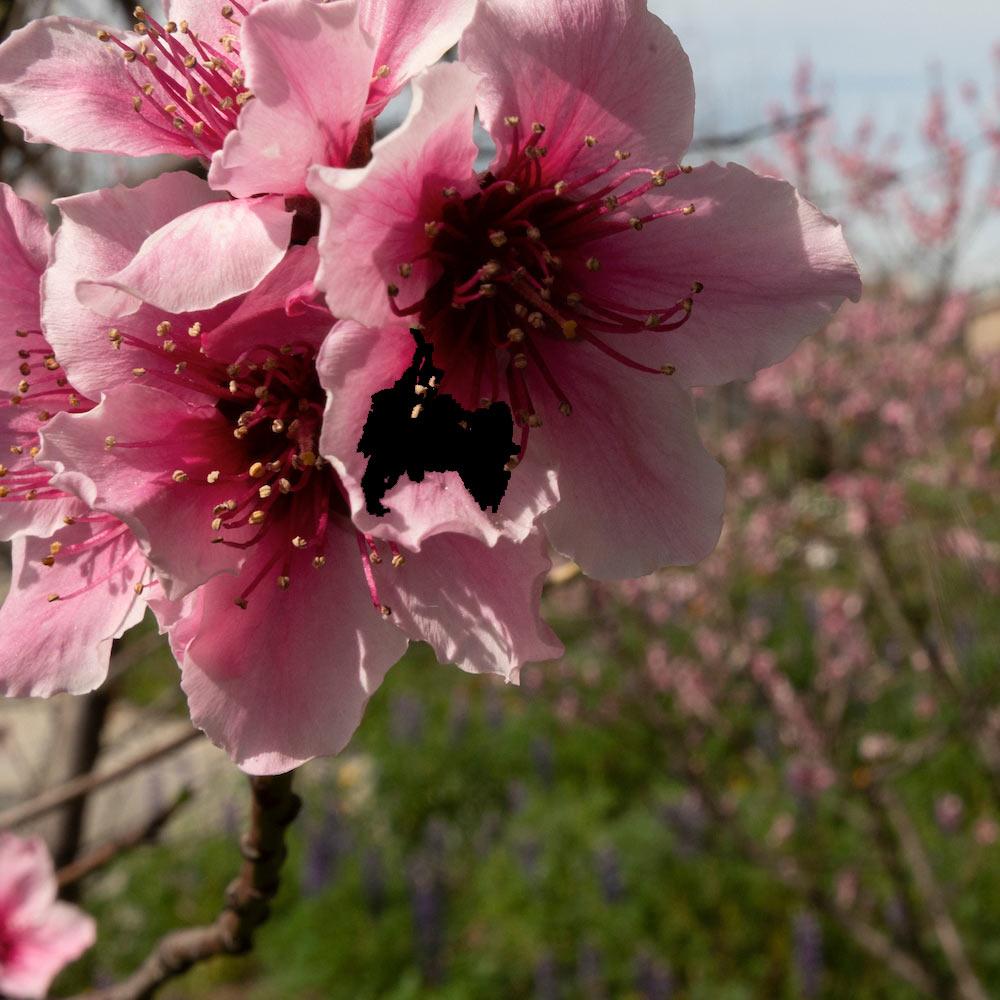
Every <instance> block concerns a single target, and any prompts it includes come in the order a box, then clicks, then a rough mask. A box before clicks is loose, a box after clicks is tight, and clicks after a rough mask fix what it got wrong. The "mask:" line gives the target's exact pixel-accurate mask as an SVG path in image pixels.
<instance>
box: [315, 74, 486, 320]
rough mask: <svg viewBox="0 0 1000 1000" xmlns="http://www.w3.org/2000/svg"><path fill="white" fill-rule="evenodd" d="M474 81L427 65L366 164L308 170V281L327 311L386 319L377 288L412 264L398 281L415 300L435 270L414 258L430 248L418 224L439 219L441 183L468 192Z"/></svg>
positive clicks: (385, 298) (472, 148) (384, 298)
mask: <svg viewBox="0 0 1000 1000" xmlns="http://www.w3.org/2000/svg"><path fill="white" fill-rule="evenodd" d="M476 87H477V79H476V77H475V76H474V74H472V73H471V72H469V70H468V69H466V68H465V67H464V66H462V65H460V64H458V63H452V64H442V65H439V66H434V67H432V68H431V69H429V70H428V71H427V72H426V73H424V74H422V75H421V76H420V77H418V78H417V79H416V80H415V81H414V83H413V104H412V105H411V107H410V113H409V115H408V116H407V119H406V121H405V122H404V123H403V124H402V126H400V128H398V129H397V130H396V131H395V132H392V133H391V134H390V135H388V136H386V138H385V139H382V140H381V141H380V142H377V143H376V144H375V146H374V149H373V150H372V162H371V163H369V164H368V166H366V167H364V168H362V169H355V170H344V169H336V168H332V167H313V168H312V170H311V171H310V174H309V177H310V180H309V190H310V191H311V192H312V194H313V195H314V196H315V197H316V198H317V199H318V200H319V202H320V205H321V207H322V211H323V214H322V222H321V225H320V238H319V252H320V267H319V272H318V273H317V275H316V285H317V287H318V288H320V289H321V290H323V291H324V292H325V293H326V297H327V302H328V303H329V306H330V310H331V311H332V312H333V314H334V315H335V316H338V317H341V318H344V319H355V320H357V321H358V322H361V323H366V324H367V325H369V326H376V325H378V324H379V323H382V322H391V321H392V320H393V313H392V311H391V310H390V308H389V299H388V296H387V293H386V288H387V286H388V284H389V283H391V282H398V281H399V276H400V275H399V268H400V265H401V264H404V263H412V273H411V276H410V277H409V278H408V279H407V280H406V281H405V282H400V284H401V285H403V286H404V289H405V293H406V294H407V295H408V296H409V295H412V296H413V297H414V298H419V297H420V296H421V295H422V294H423V292H424V291H425V290H426V288H427V286H428V284H429V281H430V280H431V279H432V278H433V277H434V276H435V275H434V273H433V272H432V271H431V269H430V267H429V266H428V265H427V264H426V262H423V261H420V260H418V257H419V256H420V254H421V253H423V252H424V251H426V250H427V248H428V246H429V245H430V238H429V237H428V235H427V233H426V231H425V227H426V226H427V225H428V224H429V223H434V222H440V219H441V211H442V207H443V205H444V203H445V201H446V200H447V197H446V195H445V194H444V189H445V188H448V187H451V186H455V187H457V188H458V189H459V190H460V191H462V192H464V193H467V192H468V189H469V187H470V185H472V184H473V183H474V182H473V179H472V168H473V165H474V164H475V160H476V154H477V150H476V144H475V142H474V141H473V138H472V120H473V111H474V109H475V101H476ZM358 247H364V253H358Z"/></svg>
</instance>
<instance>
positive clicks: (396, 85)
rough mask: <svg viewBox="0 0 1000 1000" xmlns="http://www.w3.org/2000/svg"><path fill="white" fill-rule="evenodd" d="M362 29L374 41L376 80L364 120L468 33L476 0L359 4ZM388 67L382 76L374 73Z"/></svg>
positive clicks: (366, 0)
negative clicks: (467, 28)
mask: <svg viewBox="0 0 1000 1000" xmlns="http://www.w3.org/2000/svg"><path fill="white" fill-rule="evenodd" d="M358 7H359V10H360V16H361V25H362V27H363V28H364V29H365V31H366V32H368V35H369V36H370V37H371V38H373V39H375V46H376V48H375V59H374V64H373V65H374V69H375V80H374V82H373V83H372V86H371V92H370V94H369V96H368V108H367V110H366V112H365V114H366V117H375V116H376V115H377V114H379V112H381V111H382V109H383V108H384V107H385V106H386V104H387V103H388V102H389V98H391V97H392V96H393V95H394V94H395V93H397V92H398V91H399V90H400V89H401V88H402V87H403V85H404V84H405V83H407V81H408V80H409V79H410V78H411V77H414V76H416V75H417V73H419V72H420V71H421V70H422V69H425V68H426V67H427V66H431V65H433V64H434V63H435V62H437V60H438V59H440V58H441V56H443V55H444V54H445V52H447V51H448V49H450V48H451V47H452V46H453V45H455V44H456V43H457V42H458V40H459V38H460V37H461V36H462V32H463V31H464V30H465V29H466V27H467V26H468V24H469V21H470V20H471V19H472V14H473V12H474V11H475V8H476V4H475V0H408V2H407V3H401V2H400V0H359V4H358ZM383 66H385V67H388V72H387V73H385V75H379V73H378V71H379V70H380V69H381V68H382V67H383Z"/></svg>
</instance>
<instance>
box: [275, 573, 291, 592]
mask: <svg viewBox="0 0 1000 1000" xmlns="http://www.w3.org/2000/svg"><path fill="white" fill-rule="evenodd" d="M291 582H292V580H291V577H288V576H279V577H278V589H279V590H288V588H289V586H290V585H291Z"/></svg>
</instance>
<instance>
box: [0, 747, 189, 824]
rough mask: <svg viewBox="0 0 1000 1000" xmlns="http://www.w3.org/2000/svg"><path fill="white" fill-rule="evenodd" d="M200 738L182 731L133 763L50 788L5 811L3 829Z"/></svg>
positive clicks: (42, 814) (0, 816)
mask: <svg viewBox="0 0 1000 1000" xmlns="http://www.w3.org/2000/svg"><path fill="white" fill-rule="evenodd" d="M200 736H201V733H200V732H199V731H198V730H196V729H185V730H184V731H183V732H181V733H177V734H176V735H174V736H171V737H170V738H169V739H166V740H164V741H163V742H162V743H159V744H157V745H156V746H155V747H153V748H152V749H150V750H146V751H145V752H144V753H141V754H139V755H138V756H137V757H133V758H132V759H131V760H127V761H124V762H123V763H121V764H118V765H117V766H115V767H112V768H108V770H106V771H102V772H99V773H97V774H87V775H84V776H83V777H80V778H74V779H73V780H72V781H67V782H66V783H65V784H62V785H58V786H57V787H56V788H50V789H48V790H47V791H44V792H42V793H41V794H40V795H36V796H35V797H34V798H33V799H29V800H28V801H27V802H20V803H18V804H17V805H16V806H11V808H10V809H6V810H4V811H3V812H2V813H0V830H10V829H13V828H14V827H16V826H22V825H23V824H25V823H28V822H30V821H31V820H35V819H38V817H39V816H44V815H45V814H46V813H48V812H51V811H52V810H53V809H58V808H59V807H60V806H63V805H65V804H66V803H67V802H72V801H73V799H76V798H79V797H80V796H81V795H89V794H90V793H91V792H92V791H94V790H95V789H97V788H101V787H103V786H104V785H109V784H111V783H112V782H115V781H118V780H120V779H121V778H124V777H126V776H127V775H129V774H132V773H133V772H134V771H138V770H141V769H142V768H144V767H147V766H148V765H149V764H152V763H154V762H155V761H158V760H159V759H160V758H161V757H166V756H168V755H169V754H172V753H174V752H176V751H177V750H179V749H180V748H181V747H183V746H186V745H187V744H188V743H190V742H191V741H192V740H195V739H198V738H199V737H200Z"/></svg>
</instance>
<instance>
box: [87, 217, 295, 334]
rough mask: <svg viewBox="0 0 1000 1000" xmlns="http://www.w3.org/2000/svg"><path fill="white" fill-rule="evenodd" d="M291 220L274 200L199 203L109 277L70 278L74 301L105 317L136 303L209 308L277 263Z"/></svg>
mask: <svg viewBox="0 0 1000 1000" xmlns="http://www.w3.org/2000/svg"><path fill="white" fill-rule="evenodd" d="M292 217H293V216H292V213H290V212H286V211H285V207H284V202H283V200H282V199H281V198H256V199H252V200H251V199H243V200H237V201H214V202H209V203H208V204H205V205H201V206H199V207H197V208H194V209H192V210H191V211H189V212H186V213H185V214H184V215H180V216H177V217H176V218H174V219H171V220H170V221H169V222H167V223H166V224H165V225H163V226H162V227H161V228H160V229H158V230H156V232H154V233H152V234H151V235H150V236H149V237H147V239H146V240H145V241H144V242H143V244H142V246H141V247H139V249H138V251H137V252H136V253H135V256H134V257H132V259H131V260H130V261H129V263H128V264H127V265H126V266H125V267H124V268H123V269H122V270H121V271H119V272H118V273H117V274H113V275H109V276H108V277H105V278H98V279H87V278H84V279H83V280H81V281H78V282H77V285H76V294H77V298H78V299H79V301H80V302H81V303H82V304H83V305H85V306H86V307H87V308H88V309H91V310H93V311H94V312H97V313H100V314H103V315H105V316H112V317H119V316H128V315H131V314H133V313H135V312H136V311H137V310H138V309H139V308H140V306H141V305H143V304H144V303H145V304H147V305H152V306H155V307H157V308H159V309H163V310H166V311H167V312H171V313H180V312H191V311H194V310H198V309H210V308H212V307H213V306H216V305H218V304H219V303H220V302H225V301H226V300H227V299H231V298H234V297H235V296H237V295H242V294H244V293H246V292H249V291H250V290H251V289H252V288H254V287H255V286H256V285H257V284H258V283H259V282H260V281H261V280H262V279H263V278H264V277H265V276H266V275H267V274H268V272H269V271H271V270H272V268H274V267H275V266H276V265H277V264H278V262H279V261H280V260H281V259H282V257H284V255H285V250H286V249H287V248H288V240H289V237H290V236H291V231H292Z"/></svg>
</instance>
